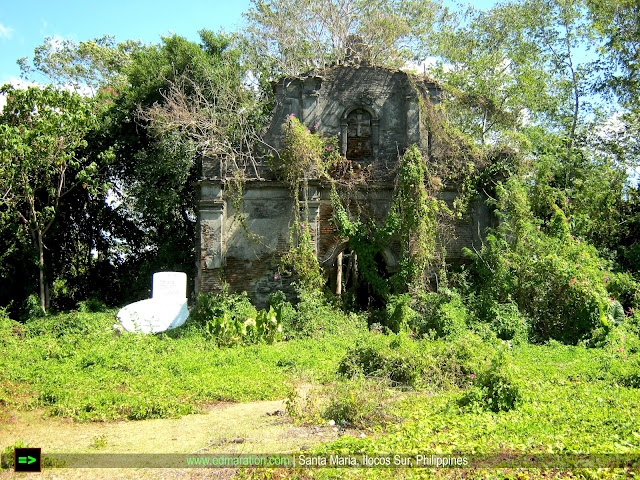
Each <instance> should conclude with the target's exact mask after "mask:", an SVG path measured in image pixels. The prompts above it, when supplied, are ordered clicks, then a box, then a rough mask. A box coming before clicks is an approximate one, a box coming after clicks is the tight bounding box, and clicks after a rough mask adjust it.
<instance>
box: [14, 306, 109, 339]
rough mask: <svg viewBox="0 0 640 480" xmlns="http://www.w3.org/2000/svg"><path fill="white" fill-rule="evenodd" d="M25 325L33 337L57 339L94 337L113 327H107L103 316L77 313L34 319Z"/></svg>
mask: <svg viewBox="0 0 640 480" xmlns="http://www.w3.org/2000/svg"><path fill="white" fill-rule="evenodd" d="M25 325H26V327H27V330H28V332H29V335H30V336H32V337H35V336H40V335H49V336H51V337H55V338H63V337H65V336H71V335H74V336H86V335H92V334H94V333H95V332H105V331H107V330H110V328H111V325H108V326H106V325H105V321H104V317H103V316H100V315H93V314H91V313H87V312H75V311H71V312H66V313H60V314H57V315H47V316H46V317H40V318H33V319H31V320H29V321H27V323H26V324H25Z"/></svg>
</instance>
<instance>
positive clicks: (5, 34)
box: [0, 23, 13, 38]
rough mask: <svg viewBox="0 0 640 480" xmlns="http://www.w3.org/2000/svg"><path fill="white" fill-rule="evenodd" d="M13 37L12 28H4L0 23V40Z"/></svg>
mask: <svg viewBox="0 0 640 480" xmlns="http://www.w3.org/2000/svg"><path fill="white" fill-rule="evenodd" d="M12 36H13V28H11V27H5V26H4V25H3V24H1V23H0V38H11V37H12Z"/></svg>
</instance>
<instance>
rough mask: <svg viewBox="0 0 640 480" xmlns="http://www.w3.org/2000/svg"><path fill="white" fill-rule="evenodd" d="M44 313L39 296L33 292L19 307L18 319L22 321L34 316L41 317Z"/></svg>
mask: <svg viewBox="0 0 640 480" xmlns="http://www.w3.org/2000/svg"><path fill="white" fill-rule="evenodd" d="M45 315H46V313H45V312H44V310H42V306H41V305H40V297H39V296H38V295H36V294H35V293H32V294H31V295H29V296H28V297H27V298H26V299H25V301H24V302H23V303H22V308H20V319H21V320H22V321H23V322H24V321H27V320H30V319H34V318H42V317H44V316H45Z"/></svg>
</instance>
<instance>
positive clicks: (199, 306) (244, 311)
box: [177, 291, 284, 346]
mask: <svg viewBox="0 0 640 480" xmlns="http://www.w3.org/2000/svg"><path fill="white" fill-rule="evenodd" d="M283 308H284V306H283V304H278V305H276V306H275V307H274V306H269V310H260V311H257V310H256V309H255V307H254V306H253V305H252V304H251V302H250V301H249V298H248V297H247V294H246V292H245V293H243V294H242V295H233V294H229V293H228V292H226V291H225V292H223V293H221V294H219V295H209V294H205V293H200V294H199V295H198V299H197V301H196V303H195V305H194V306H193V309H192V310H191V313H190V315H189V318H188V319H187V322H186V323H185V326H184V327H183V328H184V329H189V328H191V327H192V326H199V327H200V328H203V329H204V331H205V332H206V335H207V337H208V338H210V339H211V340H213V341H214V342H215V343H216V344H217V345H219V346H232V345H236V344H250V343H256V342H266V343H273V342H275V341H278V340H281V339H282V320H283V318H282V312H283ZM177 334H178V335H179V334H180V333H179V329H178V331H177Z"/></svg>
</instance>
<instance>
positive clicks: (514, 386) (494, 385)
mask: <svg viewBox="0 0 640 480" xmlns="http://www.w3.org/2000/svg"><path fill="white" fill-rule="evenodd" d="M474 380H475V381H474V385H473V387H472V388H471V389H470V390H469V391H468V392H466V393H465V394H464V395H463V396H462V398H461V399H460V401H459V404H460V406H462V407H466V408H470V409H474V408H477V407H479V408H481V409H484V408H486V409H488V410H491V411H492V412H503V411H509V410H511V409H513V408H515V407H516V406H517V405H518V403H519V402H520V401H521V400H522V394H521V392H520V390H521V388H522V387H521V386H520V385H519V384H518V382H517V381H516V379H515V378H514V373H513V367H512V364H511V362H510V360H509V357H508V356H507V355H506V354H505V353H504V351H503V350H500V352H499V353H498V355H497V356H496V357H495V358H494V359H493V360H492V362H491V365H490V366H489V368H488V369H487V370H485V371H483V372H481V373H480V374H479V375H474Z"/></svg>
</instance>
